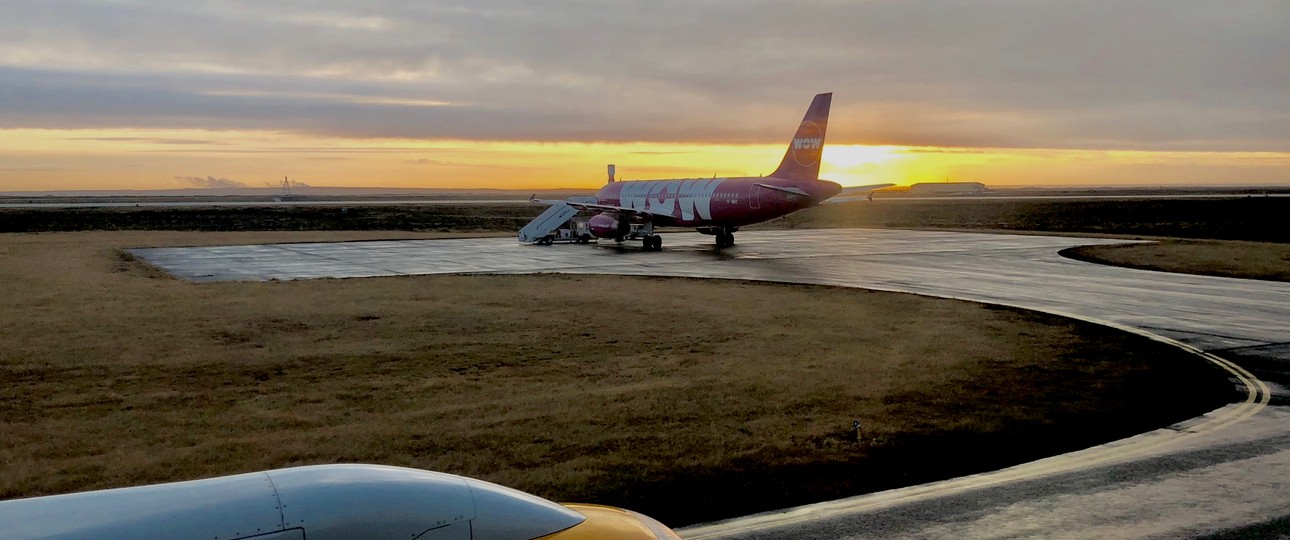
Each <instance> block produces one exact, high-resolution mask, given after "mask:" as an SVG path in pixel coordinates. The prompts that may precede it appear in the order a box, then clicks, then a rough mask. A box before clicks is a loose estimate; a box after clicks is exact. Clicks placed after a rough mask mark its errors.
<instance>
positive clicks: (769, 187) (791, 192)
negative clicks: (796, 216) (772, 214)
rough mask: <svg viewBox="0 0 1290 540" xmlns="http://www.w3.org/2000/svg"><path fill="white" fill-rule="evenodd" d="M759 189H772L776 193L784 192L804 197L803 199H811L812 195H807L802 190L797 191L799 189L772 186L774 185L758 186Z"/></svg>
mask: <svg viewBox="0 0 1290 540" xmlns="http://www.w3.org/2000/svg"><path fill="white" fill-rule="evenodd" d="M757 187H762V188H766V189H770V190H774V191H782V192H784V193H787V194H789V195H801V196H803V197H810V196H811V194H810V193H807V192H805V191H802V190H800V189H797V188H794V187H781V186H772V185H770V184H757Z"/></svg>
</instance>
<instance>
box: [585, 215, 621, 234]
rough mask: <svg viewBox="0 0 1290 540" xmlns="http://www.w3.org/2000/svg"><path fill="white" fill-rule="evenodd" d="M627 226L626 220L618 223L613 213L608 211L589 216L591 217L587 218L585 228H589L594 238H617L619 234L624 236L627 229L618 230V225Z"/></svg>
mask: <svg viewBox="0 0 1290 540" xmlns="http://www.w3.org/2000/svg"><path fill="white" fill-rule="evenodd" d="M627 226H628V223H627V222H623V223H621V224H620V223H619V222H618V219H617V218H615V217H614V215H613V214H608V213H606V214H596V215H594V216H591V219H589V220H587V229H588V230H590V231H591V234H593V235H595V236H596V238H617V237H619V236H624V235H625V234H626V232H627V231H623V230H620V227H621V228H627Z"/></svg>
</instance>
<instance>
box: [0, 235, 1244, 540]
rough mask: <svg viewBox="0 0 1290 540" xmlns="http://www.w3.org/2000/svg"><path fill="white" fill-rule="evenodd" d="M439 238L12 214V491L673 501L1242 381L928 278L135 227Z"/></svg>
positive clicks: (857, 466)
mask: <svg viewBox="0 0 1290 540" xmlns="http://www.w3.org/2000/svg"><path fill="white" fill-rule="evenodd" d="M428 236H432V235H427V234H410V233H382V232H365V233H352V232H351V233H336V232H311V233H290V232H278V233H193V232H81V233H42V234H7V235H0V338H2V339H0V342H2V344H0V463H2V464H3V468H2V469H3V470H0V498H12V497H21V496H33V495H41V494H52V493H62V492H69V491H74V490H82V489H90V488H106V487H115V486H126V485H136V484H143V483H153V482H162V481H169V480H180V479H191V478H197V477H206V476H214V475H220V474H227V473H235V472H247V471H254V470H261V469H268V468H276V467H285V466H292V465H302V464H313V463H333V462H372V463H383V464H391V465H402V466H411V467H419V468H425V469H432V470H439V471H446V472H451V473H457V474H464V475H469V476H474V477H479V478H483V479H487V480H491V481H495V482H499V483H503V484H507V485H511V486H514V487H517V488H520V489H524V490H528V491H531V492H535V493H537V494H540V495H543V496H546V497H549V498H553V499H556V500H565V501H592V502H599V503H604V504H613V505H620V506H626V507H629V508H633V509H638V510H640V511H644V512H646V513H649V514H651V515H655V516H656V517H658V518H659V519H661V520H663V521H664V522H667V523H669V524H670V525H674V526H680V525H684V524H687V523H692V522H696V521H700V520H708V519H714V518H719V517H726V516H732V515H739V514H745V513H749V512H754V511H759V510H767V509H771V508H777V507H783V506H785V505H790V504H798V503H804V502H808V501H818V500H824V499H828V498H832V497H837V496H841V495H849V494H856V493H862V492H867V491H873V490H878V489H884V488H890V487H895V486H899V485H909V484H913V483H918V482H924V481H929V480H934V479H939V478H946V477H951V476H955V475H961V474H966V473H970V472H979V471H982V470H989V469H993V468H997V467H1000V466H1004V465H1007V464H1012V463H1018V462H1023V461H1026V460H1030V459H1034V458H1037V457H1041V456H1044V455H1050V454H1053V453H1056V452H1061V451H1065V450H1071V449H1075V448H1081V447H1086V446H1089V445H1092V444H1096V443H1099V442H1104V441H1108V440H1113V439H1116V438H1120V437H1123V436H1126V435H1129V434H1133V433H1137V432H1141V431H1144V430H1147V429H1151V428H1155V427H1160V426H1164V425H1167V424H1169V423H1172V422H1174V421H1179V420H1183V419H1186V418H1189V417H1192V416H1195V415H1197V414H1200V413H1203V412H1205V411H1208V410H1211V409H1213V408H1215V407H1217V406H1219V405H1221V404H1222V403H1224V402H1226V401H1227V400H1228V399H1229V398H1230V397H1232V392H1233V390H1232V387H1231V385H1230V384H1229V383H1228V381H1227V380H1226V378H1225V377H1224V375H1223V374H1222V373H1221V372H1219V371H1217V370H1215V369H1212V368H1211V367H1209V366H1208V365H1206V364H1204V363H1203V362H1201V361H1200V360H1199V359H1197V358H1194V357H1192V356H1189V355H1187V354H1183V353H1181V352H1180V351H1177V350H1175V349H1173V348H1170V347H1166V346H1163V345H1160V344H1156V343H1153V342H1149V341H1147V340H1144V339H1141V338H1137V337H1134V336H1129V335H1124V334H1120V333H1118V332H1113V331H1109V330H1107V329H1104V328H1101V327H1097V326H1093V325H1089V324H1084V323H1078V322H1073V321H1069V320H1065V319H1059V318H1056V317H1052V316H1047V315H1042V314H1037V313H1032V312H1026V311H1020V310H1014V309H1005V308H995V307H990V306H985V305H981V304H975V303H968V302H959V301H950V300H942V299H932V298H925V297H919V296H913V295H902V294H892V293H877V292H867V291H861V290H849V289H839V288H827V287H807V286H788V285H772V284H757V283H747V282H708V281H699V280H683V279H650V278H627V277H598V276H579V277H573V276H556V275H539V276H435V277H400V278H376V279H353V280H317V281H299V282H269V283H217V284H200V285H199V284H191V283H186V282H181V281H178V280H174V279H171V278H168V277H165V276H163V275H160V274H159V273H158V272H156V271H155V270H152V269H150V268H148V267H146V266H144V265H143V264H142V263H139V262H135V261H132V260H130V258H129V257H128V256H123V255H122V252H121V251H120V249H121V248H123V247H141V246H162V245H197V244H230V243H246V242H268V241H309V240H323V239H327V240H339V239H362V238H393V237H428ZM853 419H859V420H860V421H861V422H862V424H863V438H862V440H860V441H859V442H856V441H854V440H853V433H852V431H851V423H852V420H853Z"/></svg>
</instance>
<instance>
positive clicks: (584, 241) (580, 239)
mask: <svg viewBox="0 0 1290 540" xmlns="http://www.w3.org/2000/svg"><path fill="white" fill-rule="evenodd" d="M578 242H579V243H582V244H590V243H591V235H590V234H587V233H583V234H582V236H579V237H578Z"/></svg>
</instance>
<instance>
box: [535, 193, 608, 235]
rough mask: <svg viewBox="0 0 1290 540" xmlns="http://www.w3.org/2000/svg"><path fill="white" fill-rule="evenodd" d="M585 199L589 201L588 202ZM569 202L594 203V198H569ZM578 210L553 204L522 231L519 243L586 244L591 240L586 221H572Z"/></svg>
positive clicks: (564, 205)
mask: <svg viewBox="0 0 1290 540" xmlns="http://www.w3.org/2000/svg"><path fill="white" fill-rule="evenodd" d="M585 199H590V200H589V201H587V200H585ZM568 200H569V201H570V202H595V197H569V199H568ZM577 214H578V209H577V208H574V207H572V206H569V205H567V204H553V205H551V207H550V208H547V209H546V211H545V212H542V214H541V215H539V216H538V217H536V218H533V221H530V222H529V224H528V225H525V226H524V228H523V229H520V236H519V238H520V242H523V243H526V244H534V243H536V244H544V245H550V244H553V243H555V242H556V241H564V242H577V243H580V244H586V243H587V242H590V241H591V239H592V236H591V233H590V231H588V229H587V222H586V220H576V219H573V217H574V216H576V215H577Z"/></svg>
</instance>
